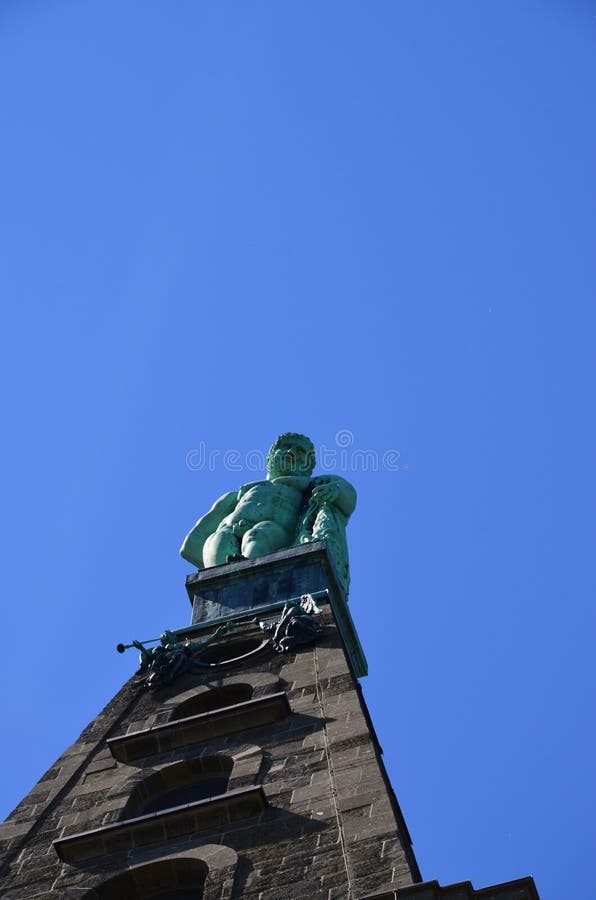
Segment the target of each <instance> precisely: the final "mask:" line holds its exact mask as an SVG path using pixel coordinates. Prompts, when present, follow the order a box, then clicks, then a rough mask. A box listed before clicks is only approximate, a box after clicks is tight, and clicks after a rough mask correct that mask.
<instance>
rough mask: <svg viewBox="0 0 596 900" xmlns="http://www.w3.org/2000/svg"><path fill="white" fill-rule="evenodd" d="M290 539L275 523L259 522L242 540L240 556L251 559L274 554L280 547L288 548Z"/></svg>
mask: <svg viewBox="0 0 596 900" xmlns="http://www.w3.org/2000/svg"><path fill="white" fill-rule="evenodd" d="M289 545H290V538H289V537H288V534H287V532H286V531H285V530H284V529H283V528H281V527H280V526H279V525H278V524H277V523H276V522H259V523H258V524H257V525H253V527H252V528H250V529H249V530H248V531H247V532H246V534H245V535H244V537H243V538H242V556H244V557H245V558H246V559H253V558H254V557H255V556H265V554H266V553H274V552H275V551H276V550H281V549H282V547H289Z"/></svg>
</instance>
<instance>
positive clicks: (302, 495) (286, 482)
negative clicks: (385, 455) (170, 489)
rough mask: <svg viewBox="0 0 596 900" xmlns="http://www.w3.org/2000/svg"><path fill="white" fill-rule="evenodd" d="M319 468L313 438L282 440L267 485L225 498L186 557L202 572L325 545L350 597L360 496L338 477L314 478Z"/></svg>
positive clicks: (192, 539) (202, 523)
mask: <svg viewBox="0 0 596 900" xmlns="http://www.w3.org/2000/svg"><path fill="white" fill-rule="evenodd" d="M314 467H315V449H314V446H313V444H312V441H311V440H310V439H309V438H307V437H305V436H304V435H302V434H293V433H286V434H282V435H280V437H278V438H277V440H276V441H275V442H274V443H273V445H272V446H271V448H270V450H269V453H268V455H267V478H266V480H265V481H251V482H249V483H248V484H245V485H243V486H242V487H241V488H240V490H238V491H230V493H228V494H224V496H223V497H220V499H219V500H217V502H216V503H215V504H214V505H213V506H212V508H211V509H210V510H209V512H208V513H207V514H206V515H204V516H203V517H202V518H201V519H199V521H198V522H197V524H196V525H195V526H194V528H193V529H192V530H191V531H190V532H189V534H188V535H187V536H186V538H185V540H184V543H183V544H182V547H181V548H180V554H181V556H183V557H184V559H187V560H188V561H189V562H191V563H193V564H194V565H195V566H197V567H198V568H199V569H202V568H210V567H211V566H221V565H225V564H226V563H230V562H235V561H237V560H241V559H253V558H254V557H256V556H264V555H265V554H267V553H273V552H275V551H276V550H282V549H285V548H286V547H296V546H298V545H299V544H304V543H308V542H310V541H321V540H323V541H325V542H326V544H327V547H328V550H329V553H330V555H331V558H332V560H333V563H334V565H335V569H336V571H337V575H338V578H339V581H340V586H341V587H342V589H343V591H344V593H345V594H346V595H347V593H348V587H349V581H350V576H349V565H348V548H347V543H346V537H345V527H346V523H347V521H348V519H349V517H350V516H351V514H352V512H353V510H354V507H355V506H356V491H355V490H354V488H353V487H352V485H351V484H349V483H348V482H347V481H346V480H345V479H344V478H340V477H339V476H338V475H319V476H315V477H314V478H313V477H311V476H312V471H313V469H314Z"/></svg>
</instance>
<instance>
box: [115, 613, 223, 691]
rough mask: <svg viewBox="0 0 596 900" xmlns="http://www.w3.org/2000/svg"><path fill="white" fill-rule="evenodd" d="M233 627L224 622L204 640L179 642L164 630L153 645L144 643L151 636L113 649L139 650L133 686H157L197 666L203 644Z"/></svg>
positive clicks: (148, 642) (210, 641)
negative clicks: (135, 680)
mask: <svg viewBox="0 0 596 900" xmlns="http://www.w3.org/2000/svg"><path fill="white" fill-rule="evenodd" d="M234 628H236V623H235V622H226V624H225V625H220V626H219V628H218V629H217V630H216V631H214V632H213V634H212V635H210V636H209V637H208V638H205V640H204V641H192V642H191V641H189V640H188V638H186V640H184V641H182V642H180V641H178V640H177V639H176V635H175V634H174V632H173V631H164V632H163V633H162V634H161V635H160V637H159V644H158V645H157V647H151V648H149V649H148V648H147V647H146V646H145V644H150V643H153V642H154V640H155V639H153V638H152V639H151V640H149V641H145V643H142V642H141V641H133V642H132V644H118V646H117V647H116V650H117V651H118V653H124V651H125V650H128V649H129V648H130V647H136V648H137V650H139V651H140V653H139V671H138V674H139V675H142V676H143V677H142V678H141V679H139V680H138V681H137V682H135V684H136V686H137V687H145V688H157V687H163V686H164V685H166V684H170V683H171V682H172V681H173V680H174V679H175V678H177V677H178V675H182V674H183V673H184V672H188V671H189V670H190V669H192V668H193V666H195V665H198V663H197V662H196V660H195V657H196V656H198V655H199V654H200V653H201V652H202V651H203V650H204V649H205V647H208V646H209V644H212V643H214V641H216V640H217V639H218V638H219V637H221V635H222V634H224V633H225V632H229V631H231V630H232V629H234Z"/></svg>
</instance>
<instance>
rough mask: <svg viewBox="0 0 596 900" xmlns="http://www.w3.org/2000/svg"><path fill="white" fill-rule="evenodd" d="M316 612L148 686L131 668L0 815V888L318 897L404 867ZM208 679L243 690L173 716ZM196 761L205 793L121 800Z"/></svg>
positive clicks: (329, 630) (364, 721) (357, 711)
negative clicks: (156, 802) (209, 664)
mask: <svg viewBox="0 0 596 900" xmlns="http://www.w3.org/2000/svg"><path fill="white" fill-rule="evenodd" d="M321 618H322V619H323V621H324V622H325V626H326V627H325V634H324V636H323V638H322V639H321V640H320V641H319V642H318V643H317V644H314V645H311V646H306V647H302V648H299V649H297V650H296V651H295V652H292V653H289V654H284V655H280V654H275V653H273V651H271V650H266V651H263V653H261V654H258V655H255V656H254V657H251V658H249V659H247V660H246V661H245V662H244V663H243V664H242V665H241V666H238V665H236V666H230V667H229V668H224V669H221V670H218V671H216V672H212V671H207V672H202V671H199V672H197V674H188V675H185V676H182V677H181V678H179V679H178V680H177V681H175V682H174V683H173V684H172V686H171V687H169V688H167V689H161V690H157V691H155V692H151V693H150V692H142V691H140V690H139V688H138V687H134V686H133V682H134V678H133V679H131V681H129V682H128V683H127V684H126V685H125V686H124V688H123V689H122V690H121V691H120V693H119V694H118V695H117V696H116V697H115V698H114V700H113V701H112V702H111V703H110V704H109V705H108V706H107V707H106V708H105V710H103V712H102V713H101V714H100V715H99V716H98V717H97V718H96V719H95V720H94V721H93V722H92V724H91V725H90V726H89V727H88V728H87V729H86V730H85V731H84V732H83V734H82V735H81V737H80V738H79V740H78V741H77V742H76V743H75V744H74V745H73V746H72V747H71V748H70V749H69V750H67V751H66V753H65V754H64V755H63V756H62V757H61V758H60V759H59V760H58V761H57V762H56V764H55V765H54V766H53V767H52V768H51V769H50V770H49V771H48V772H47V773H46V775H45V776H44V777H43V779H42V780H41V781H40V782H39V784H38V785H37V786H36V787H35V788H34V789H33V791H32V792H31V793H30V794H29V795H28V797H26V798H25V800H24V801H23V802H22V803H21V804H20V805H19V806H18V807H17V809H16V810H15V811H14V812H13V813H12V815H11V816H10V817H9V818H8V820H7V821H6V823H5V824H4V825H3V826H2V828H1V831H2V834H1V837H2V840H3V844H2V850H3V854H4V858H5V860H6V863H5V868H4V870H3V877H2V881H1V882H0V884H1V885H2V888H1V890H2V894H1V895H2V896H4V897H6V898H11V900H17V898H18V900H29V898H34V897H35V898H38V900H55V898H58V897H73V898H74V897H78V898H84V897H85V898H89V900H91V898H95V897H103V896H114V897H117V896H123V897H127V896H130V897H131V898H133V897H142V896H150V895H151V894H150V893H146V892H147V891H153V895H154V896H156V894H155V890H154V888H155V885H156V884H158V883H159V879H160V877H162V876H163V877H164V879H165V880H164V885H166V884H167V886H168V887H172V885H174V886H175V887H176V888H178V887H180V889H181V890H182V888H183V887H184V884H185V881H186V883H187V884H191V883H192V879H193V878H196V879H197V881H196V884H199V882H204V895H203V896H204V897H205V898H206V900H215V898H228V897H229V898H236V897H246V898H255V900H257V898H259V900H274V898H282V897H283V898H296V900H298V898H301V897H309V898H310V897H312V898H317V900H318V898H321V900H323V898H324V900H331V898H346V897H349V896H352V897H359V896H364V895H365V894H370V893H371V892H373V891H375V890H380V889H387V888H391V887H401V886H406V885H410V884H412V883H413V882H415V881H419V880H420V876H419V873H418V870H417V866H416V862H415V860H414V857H413V854H412V851H411V847H410V840H409V836H408V834H407V830H406V827H405V824H404V822H403V820H402V817H401V814H400V812H399V808H398V806H397V803H396V801H395V798H394V797H393V794H392V792H391V791H390V790H388V782H387V781H386V775H385V772H384V768H383V766H382V763H381V761H380V755H379V748H378V745H377V743H376V739H375V737H374V734H373V733H371V730H370V728H369V724H368V722H369V720H368V716H367V714H366V712H365V709H364V705H363V700H362V698H361V695H360V692H359V689H358V685H357V682H356V679H355V678H354V676H353V675H352V673H351V671H350V666H349V663H348V661H347V659H346V656H345V653H344V650H343V646H342V641H341V639H340V637H339V634H338V632H337V629H336V628H335V623H334V619H333V615H332V613H331V610H330V607H329V606H328V605H326V606H325V608H324V615H323V616H322V617H321ZM222 688H226V689H227V690H228V694H229V695H231V696H232V697H233V696H234V688H235V690H236V692H237V693H239V694H240V695H241V696H247V695H248V694H250V699H249V700H242V701H241V702H239V703H235V704H233V705H232V706H227V707H223V708H220V710H219V711H218V710H217V709H215V710H208V711H207V712H199V713H198V714H195V715H194V716H192V715H191V716H188V715H187V716H184V717H182V718H179V716H178V713H177V709H179V708H180V707H181V706H182V704H185V707H186V710H189V709H192V707H191V706H189V703H190V704H192V702H193V698H196V700H197V705H198V707H199V708H200V705H201V703H200V701H201V697H206V696H207V695H208V694H211V693H212V692H214V691H217V690H221V689H222ZM243 692H244V693H243ZM219 696H223V698H224V699H225V692H224V693H223V694H220V695H219ZM216 699H217V694H216ZM183 711H184V710H183ZM172 723H173V724H172ZM127 735H128V736H129V738H128V744H129V745H130V746H129V747H128V748H127V738H126V737H125V736H127ZM123 736H124V737H123ZM108 739H110V743H109V744H108ZM115 755H116V757H117V758H115ZM128 757H132V758H128ZM202 760H203V761H206V760H207V761H209V765H208V766H207V769H208V772H207V776H209V777H214V772H216V773H219V777H220V778H222V779H223V778H225V779H227V784H226V786H225V790H224V792H223V797H224V799H223V800H220V801H219V806H218V803H217V801H210V800H198V801H195V802H194V804H193V803H190V804H187V805H186V808H185V809H183V811H182V812H176V813H169V814H164V813H163V812H161V813H154V814H150V815H149V816H145V817H144V816H143V815H142V814H141V815H138V814H137V815H135V811H134V809H133V808H131V806H130V802H131V800H130V798H131V796H133V797H134V796H136V797H137V800H138V802H141V801H143V800H147V796H148V793H150V792H151V791H150V789H149V788H147V787H146V785H148V784H152V785H153V788H152V789H153V790H155V789H156V788H157V789H158V790H159V789H161V790H166V789H175V788H176V785H177V784H182V785H183V784H184V783H188V779H189V778H192V774H193V772H194V773H196V774H197V775H202V776H203V777H207V776H206V775H205V770H204V767H203V768H202V767H201V761H202ZM172 772H173V773H174V774H173V775H168V773H172ZM185 779H186V782H185ZM144 786H145V788H144ZM143 791H145V793H143ZM226 798H227V799H226ZM133 805H134V804H133ZM191 807H192V808H191ZM174 808H175V809H180V807H179V806H177V807H174ZM127 823H128V824H127ZM76 835H79V837H75V838H74V839H72V840H70V841H69V838H71V837H72V836H76ZM54 842H56V843H54ZM180 860H182V861H183V862H182V863H180ZM176 861H178V866H176ZM176 868H178V872H177V873H176V872H175V873H174V875H173V876H172V875H171V872H172V871H174V870H175V869H176ZM160 870H161V874H160ZM168 872H169V873H170V874H168ZM115 876H119V878H120V881H119V882H113V885H114V887H113V891H112V893H105V891H106V890H108V891H109V890H110V888H109V886H108V887H107V888H106V887H105V885H106V884H107V883H108V882H109V880H110V879H111V878H114V877H115ZM168 878H170V882H171V883H170V882H168ZM176 879H178V880H176ZM102 885H104V887H103V888H102ZM102 890H103V891H104V893H102ZM121 891H124V893H120V892H121ZM127 892H130V894H129V893H127ZM180 896H182V894H181V895H180ZM188 896H191V894H188ZM197 896H200V894H197Z"/></svg>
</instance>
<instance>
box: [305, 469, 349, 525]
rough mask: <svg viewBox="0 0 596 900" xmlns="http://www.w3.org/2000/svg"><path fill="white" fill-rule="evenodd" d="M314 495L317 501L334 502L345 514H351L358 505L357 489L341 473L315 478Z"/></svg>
mask: <svg viewBox="0 0 596 900" xmlns="http://www.w3.org/2000/svg"><path fill="white" fill-rule="evenodd" d="M313 481H314V482H315V484H314V487H313V490H312V496H313V498H314V500H315V501H316V502H320V503H333V505H334V506H337V508H338V509H339V510H340V511H341V512H342V513H343V514H344V516H348V517H349V516H351V515H352V513H353V512H354V509H355V507H356V491H355V490H354V488H353V487H352V485H351V484H350V482H349V481H346V479H345V478H341V477H340V476H339V475H323V476H318V477H317V478H313Z"/></svg>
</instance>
